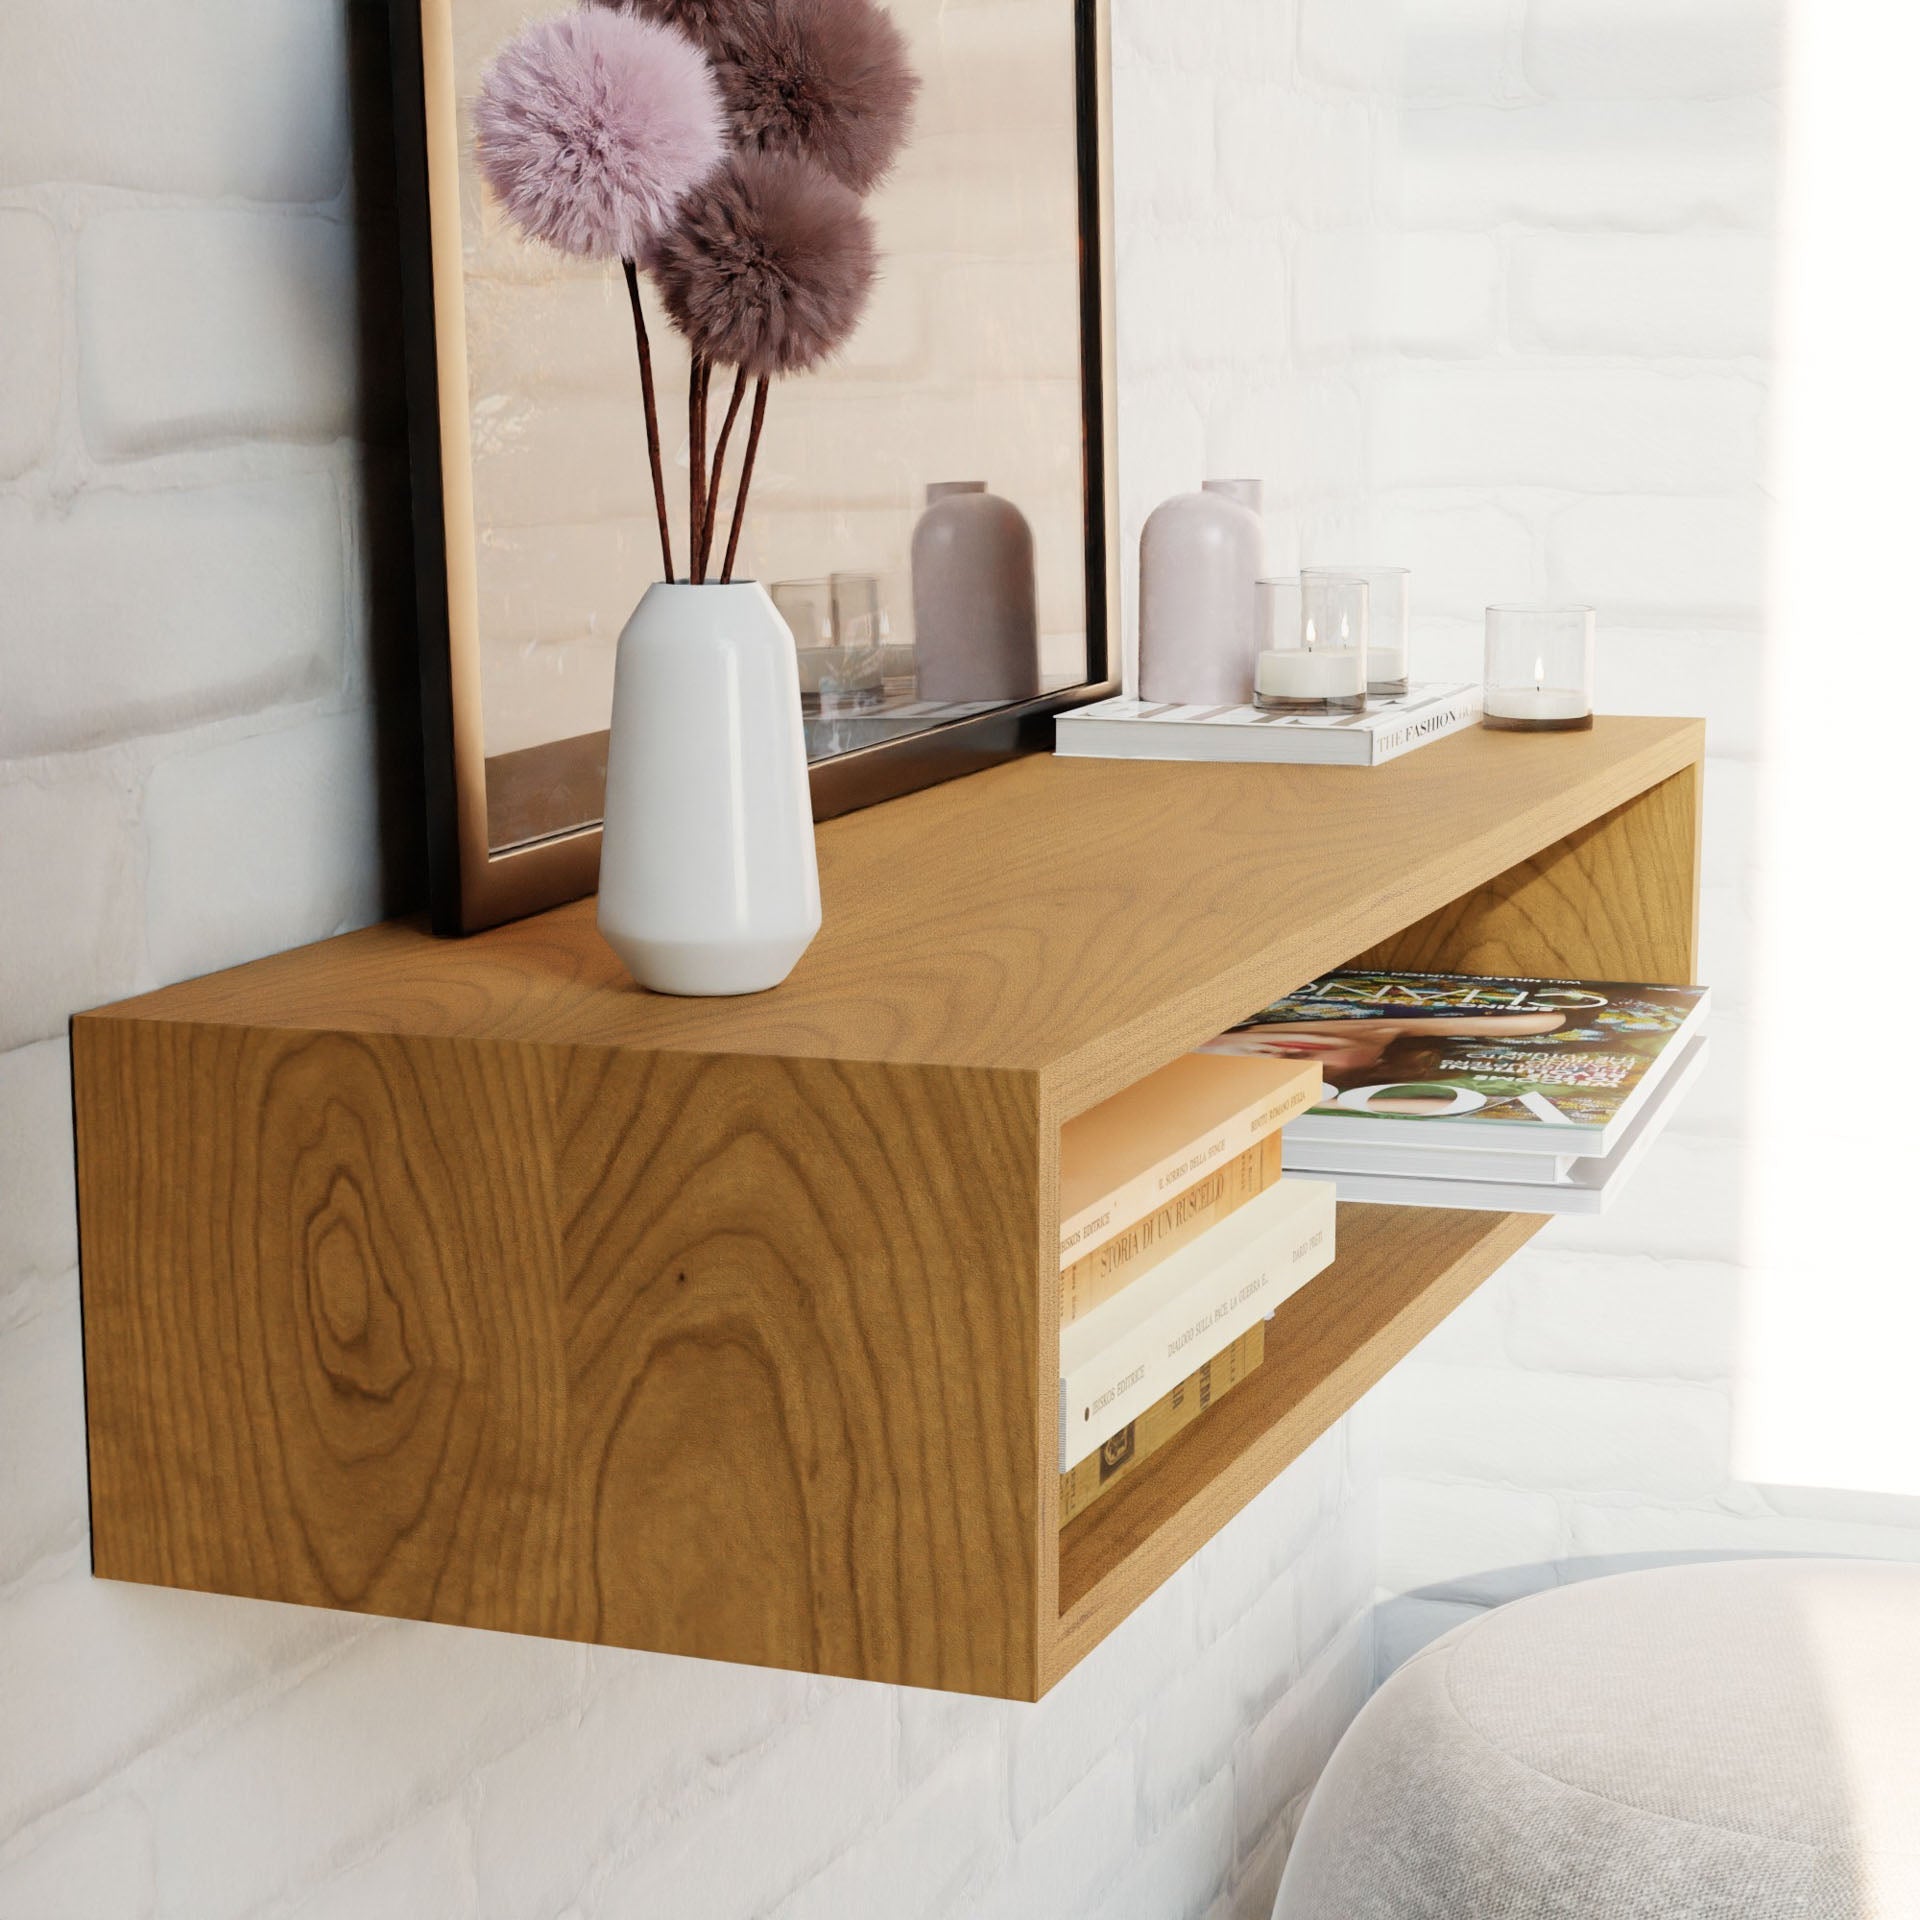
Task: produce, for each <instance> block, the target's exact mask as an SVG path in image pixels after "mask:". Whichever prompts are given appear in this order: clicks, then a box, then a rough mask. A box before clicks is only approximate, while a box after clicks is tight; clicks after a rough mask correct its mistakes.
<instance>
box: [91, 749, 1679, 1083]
mask: <svg viewBox="0 0 1920 1920" xmlns="http://www.w3.org/2000/svg"><path fill="white" fill-rule="evenodd" d="M1701 738H1702V729H1701V725H1700V723H1699V722H1698V721H1695V720H1642V719H1611V720H1601V721H1598V722H1597V723H1596V724H1595V726H1594V728H1593V730H1592V732H1590V733H1577V734H1495V733H1488V732H1486V731H1485V730H1483V729H1473V730H1470V731H1468V732H1465V733H1459V734H1455V735H1453V736H1452V737H1451V738H1449V739H1446V740H1441V741H1438V742H1436V743H1435V744H1434V745H1432V746H1430V747H1425V748H1422V749H1421V750H1420V751H1419V752H1418V753H1411V754H1408V755H1406V756H1405V757H1404V758H1403V759H1400V760H1396V761H1394V762H1392V763H1391V764H1390V765H1388V766H1385V767H1379V768H1346V767H1240V766H1187V765H1170V764H1164V763H1154V762H1147V761H1126V762H1121V761H1099V760H1060V759H1055V758H1053V757H1052V756H1050V755H1035V756H1032V757H1030V758H1028V759H1025V760H1021V761H1017V762H1015V763H1014V764H1012V765H1010V766H1005V767H997V768H994V769H992V770H990V771H988V772H986V773H981V774H977V775H975V776H973V777H972V778H971V779H967V780H958V781H954V782H952V783H950V784H949V785H947V786H944V787H936V788H933V789H930V790H929V791H927V792H924V793H918V794H911V795H908V796H907V797H906V798H904V799H901V800H896V801H892V802H890V803H889V804H888V805H886V806H884V807H876V808H871V809H869V810H867V811H866V812H863V813H857V814H852V815H849V816H847V817H846V818H844V819H840V820H832V821H828V822H827V823H825V824H824V825H823V826H822V827H821V828H820V830H819V848H820V870H821V875H820V878H821V893H822V899H823V902H824V920H823V924H822V928H821V932H820V937H819V938H818V939H817V940H816V941H815V942H814V944H813V946H812V947H811V949H809V951H808V952H807V954H806V955H805V956H804V957H803V958H802V959H801V961H800V964H799V966H798V967H797V968H795V970H794V973H793V975H792V977H791V978H790V979H789V980H788V981H787V982H786V983H785V984H784V985H783V986H780V987H778V988H776V989H775V990H774V991H773V992H771V993H764V994H755V995H752V996H750V997H748V998H744V999H736V1000H705V1001H702V1000H678V999H673V998H671V997H668V996H665V995H659V994H649V993H644V992H642V991H641V990H640V989H639V988H637V987H635V986H633V985H632V983H631V982H630V981H627V980H626V978H625V976H624V975H623V974H622V973H621V971H620V968H619V965H618V963H617V962H616V961H615V959H614V957H613V955H612V953H611V951H610V950H609V949H608V948H607V946H606V945H605V943H604V942H603V941H602V940H601V939H600V938H599V935H598V934H597V933H596V932H595V930H594V926H593V911H594V903H593V902H592V901H591V900H586V901H580V902H577V903H575V904H574V905H572V906H568V907H561V908H557V909H555V910H554V911H553V912H550V913H544V914H540V915H538V916H537V917H535V918H534V919H531V920H523V921H518V922H516V923H514V924H513V925H510V926H505V927H497V928H494V929H492V930H490V931H488V932H486V933H483V934H476V935H474V936H473V937H471V938H469V939H466V940H458V941H439V940H435V939H434V938H433V936H432V935H430V934H428V933H427V932H426V931H425V930H424V928H423V927H421V926H418V925H411V924H405V923H390V924H388V925H386V926H381V927H371V928H368V929H367V930H366V931H364V932H361V933H354V934H347V935H344V936H342V937H341V938H339V939H336V940H330V941H326V942H323V943H322V944H321V945H319V946H316V947H308V948H303V949H301V950H299V951H297V952H294V953H290V954H283V955H279V956H277V957H276V958H274V959H271V960H264V961H259V962H256V963H254V964H253V965H251V966H248V967H245V968H241V969H237V970H236V971H234V972H231V973H226V974H213V975H210V976H208V977H207V978H206V979H204V980H199V981H193V982H189V983H187V984H185V985H182V986H177V987H168V988H165V989H163V990H162V991H161V992H159V993H157V994H153V995H149V996H146V997H144V998H143V999H141V1000H138V1001H133V1002H130V1003H128V1005H127V1008H126V1010H127V1011H128V1012H140V1013H145V1014H147V1015H149V1016H150V1017H153V1018H160V1019H192V1020H210V1021H219V1022H228V1021H238V1022H242V1023H245V1024H248V1025H265V1026H278V1025H290V1026H299V1027H338V1028H342V1029H345V1030H349V1031H354V1032H369V1031H380V1032H397V1033H415V1034H421V1035H438V1036H442V1037H446V1038H464V1039H487V1040H507V1039H523V1040H539V1041H550V1042H554V1043H558V1044H568V1045H587V1044H590V1045H597V1046H616V1047H633V1048H639V1049H649V1050H652V1049H673V1050H678V1051H689V1052H700V1053H751V1054H772V1055H783V1056H793V1057H806V1058H830V1059H862V1060H891V1061H897V1062H900V1063H902V1064H911V1065H916V1066H918V1065H927V1064H939V1065H948V1066H974V1067H990V1068H1007V1069H1014V1070H1018V1071H1025V1072H1038V1073H1040V1074H1042V1075H1043V1076H1044V1077H1045V1078H1046V1080H1047V1082H1048V1084H1049V1086H1050V1087H1051V1088H1053V1089H1054V1090H1055V1091H1056V1092H1058V1093H1059V1094H1060V1096H1061V1098H1062V1099H1063V1100H1064V1101H1065V1102H1066V1111H1068V1112H1073V1111H1077V1110H1078V1109H1079V1108H1081V1107H1083V1106H1087V1105H1090V1104H1091V1103H1092V1102H1093V1101H1094V1100H1096V1099H1101V1098H1104V1097H1105V1096H1106V1095H1107V1094H1108V1093H1110V1092H1112V1091H1114V1089H1115V1088H1116V1087H1117V1086H1120V1085H1124V1084H1125V1083H1126V1081H1127V1080H1128V1079H1130V1078H1133V1077H1136V1076H1137V1074H1138V1073H1140V1072H1144V1071H1146V1070H1147V1068H1148V1067H1151V1066H1157V1065H1162V1064H1164V1063H1165V1062H1166V1061H1168V1060H1170V1059H1172V1058H1173V1057H1174V1056H1175V1055H1176V1054H1178V1053H1181V1052H1184V1051H1185V1050H1186V1049H1187V1048H1188V1047H1190V1046H1193V1045H1194V1044H1196V1043H1197V1042H1198V1041H1200V1040H1202V1039H1205V1038H1206V1037H1207V1036H1208V1035H1209V1034H1212V1033H1217V1032H1218V1031H1219V1030H1220V1029H1221V1028H1222V1027H1224V1026H1227V1025H1230V1024H1231V1023H1232V1022H1233V1021H1234V1020H1237V1019H1239V1018H1240V1017H1241V1016H1243V1015H1244V1014H1246V1013H1248V1012H1250V1011H1251V1010H1252V1009H1253V1008H1254V1007H1256V1006H1258V1005H1260V1004H1261V1003H1262V1002H1263V1001H1264V1000H1266V999H1269V998H1271V997H1273V995H1274V994H1276V993H1279V992H1284V991H1285V990H1286V989H1287V988H1289V987H1291V986H1295V985H1298V984H1299V983H1300V982H1301V981H1303V980H1307V979H1311V978H1312V977H1313V975H1314V974H1316V973H1318V972H1321V971H1323V970H1324V969H1325V968H1328V967H1333V966H1338V965H1340V964H1341V963H1342V962H1343V961H1345V960H1347V959H1349V958H1351V957H1352V956H1353V955H1354V954H1356V953H1359V952H1360V951H1361V950H1362V949H1364V948H1367V947H1370V946H1372V945H1373V944H1375V943H1376V942H1378V941H1381V940H1384V939H1386V938H1387V937H1388V936H1390V935H1392V934H1394V933H1397V932H1399V931H1400V930H1401V929H1402V928H1404V927H1407V926H1409V925H1411V924H1412V923H1413V922H1415V921H1418V920H1420V919H1422V918H1423V917H1424V916H1426V915H1428V914H1430V913H1433V912H1435V911H1436V910H1438V909H1440V908H1442V907H1444V906H1445V905H1446V904H1447V903H1448V902H1449V901H1452V900H1455V899H1458V898H1459V897H1460V896H1461V895H1462V894H1466V893H1470V892H1472V891H1473V890H1474V889H1476V888H1479V887H1483V886H1485V885H1486V884H1487V883H1488V882H1489V881H1491V880H1492V879H1494V877H1495V876H1496V875H1499V874H1502V873H1504V872H1506V871H1507V870H1508V869H1509V868H1511V867H1513V866H1514V865H1515V864H1516V863H1517V862H1520V861H1524V860H1526V859H1527V858H1529V857H1530V856H1532V855H1534V854H1536V853H1537V852H1538V851H1539V850H1540V849H1541V848H1543V847H1546V846H1549V845H1551V844H1552V843H1554V842H1555V841H1557V840H1560V839H1562V838H1564V837H1565V836H1566V835H1567V834H1569V833H1572V832H1574V831H1576V830H1577V829H1578V828H1581V827H1583V826H1585V825H1586V824H1587V823H1588V822H1589V821H1591V820H1594V819H1596V818H1598V817H1599V816H1600V815H1602V814H1605V813H1608V812H1610V811H1612V810H1613V809H1614V808H1616V807H1618V806H1620V805H1622V804H1623V803H1624V802H1626V801H1627V800H1629V799H1631V798H1632V797H1633V796H1634V795H1636V794H1639V793H1641V792H1643V791H1645V790H1646V789H1647V788H1648V787H1651V786H1654V785H1656V784H1658V783H1659V782H1660V781H1662V780H1664V779H1666V778H1667V777H1669V776H1670V775H1672V774H1674V773H1677V772H1679V771H1680V770H1681V769H1682V768H1684V767H1686V766H1688V765H1690V764H1691V763H1692V762H1693V761H1694V760H1696V759H1697V758H1698V757H1699V754H1700V751H1701ZM1143 1059H1144V1061H1145V1064H1144V1065H1139V1064H1136V1063H1138V1062H1141V1061H1142V1060H1143Z"/></svg>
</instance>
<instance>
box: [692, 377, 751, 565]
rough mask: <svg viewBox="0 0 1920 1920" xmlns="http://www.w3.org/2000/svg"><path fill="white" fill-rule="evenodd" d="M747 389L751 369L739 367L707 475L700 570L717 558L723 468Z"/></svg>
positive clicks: (701, 530)
mask: <svg viewBox="0 0 1920 1920" xmlns="http://www.w3.org/2000/svg"><path fill="white" fill-rule="evenodd" d="M746 390H747V370H746V368H745V367H738V368H736V369H735V370H734V375H733V397H732V398H731V399H730V400H729V401H728V402H727V412H726V417H725V419H723V420H722V421H721V422H720V437H719V439H718V440H716V441H715V442H714V443H713V469H712V471H711V472H710V473H709V474H708V475H707V517H706V521H705V524H704V525H703V526H702V527H701V529H700V571H701V573H702V574H703V575H704V574H705V573H706V570H707V566H708V564H709V562H711V560H712V559H713V531H714V527H713V523H714V521H715V520H716V519H717V518H718V517H719V507H720V469H721V467H722V466H723V465H724V464H725V461H726V457H727V441H728V439H729V437H730V436H731V435H732V433H733V423H734V421H735V420H736V419H737V418H738V417H739V413H740V401H741V397H742V395H744V394H745V392H746Z"/></svg>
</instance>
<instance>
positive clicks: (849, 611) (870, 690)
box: [820, 573, 888, 713]
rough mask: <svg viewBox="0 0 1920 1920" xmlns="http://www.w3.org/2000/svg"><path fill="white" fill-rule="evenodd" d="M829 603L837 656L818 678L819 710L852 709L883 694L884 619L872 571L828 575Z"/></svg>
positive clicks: (880, 698)
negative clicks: (830, 604)
mask: <svg viewBox="0 0 1920 1920" xmlns="http://www.w3.org/2000/svg"><path fill="white" fill-rule="evenodd" d="M827 590H828V593H829V595H830V596H831V598H832V601H833V643H834V648H835V650H836V654H837V658H836V659H835V661H834V663H833V666H832V668H831V670H830V671H829V672H828V673H827V674H826V676H825V677H823V678H822V680H821V682H820V711H821V712H822V713H849V712H857V711H859V710H861V709H862V708H866V707H877V706H879V705H880V703H881V702H882V701H883V700H884V699H885V698H886V661H885V657H884V655H883V653H882V651H881V649H882V648H883V646H884V645H885V643H886V638H887V628H888V622H887V617H886V615H885V613H883V612H882V611H881V607H880V581H879V579H878V577H877V576H876V575H874V574H871V573H835V574H829V575H828V576H827Z"/></svg>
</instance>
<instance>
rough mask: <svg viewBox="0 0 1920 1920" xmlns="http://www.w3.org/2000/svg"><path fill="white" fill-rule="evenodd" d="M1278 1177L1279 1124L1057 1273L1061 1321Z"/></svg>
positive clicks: (1084, 1310)
mask: <svg viewBox="0 0 1920 1920" xmlns="http://www.w3.org/2000/svg"><path fill="white" fill-rule="evenodd" d="M1279 1178H1280V1129H1279V1128H1277V1127H1276V1128H1275V1129H1274V1130H1273V1132H1271V1133H1269V1134H1268V1135H1267V1136H1266V1137H1265V1138H1264V1139H1262V1140H1258V1141H1256V1142H1255V1143H1254V1144H1253V1145H1252V1146H1250V1147H1248V1148H1247V1149H1246V1151H1245V1152H1244V1153H1241V1154H1238V1155H1236V1156H1235V1157H1234V1159H1233V1160H1231V1161H1230V1162H1228V1164H1227V1165H1226V1166H1224V1167H1217V1168H1216V1169H1215V1170H1214V1171H1213V1172H1212V1173H1209V1174H1205V1175H1203V1176H1202V1177H1201V1178H1200V1179H1199V1180H1196V1181H1195V1182H1194V1184H1193V1185H1192V1186H1190V1187H1186V1188H1184V1189H1182V1190H1181V1191H1180V1192H1179V1193H1176V1194H1175V1195H1174V1196H1173V1198H1172V1199H1170V1200H1165V1201H1163V1202H1162V1203H1161V1204H1160V1205H1159V1206H1157V1207H1155V1208H1154V1210H1153V1211H1152V1212H1151V1213H1149V1214H1147V1215H1145V1216H1144V1217H1143V1218H1141V1219H1139V1220H1135V1221H1134V1222H1132V1224H1131V1225H1129V1226H1126V1227H1123V1228H1121V1230H1120V1231H1119V1232H1118V1233H1117V1234H1115V1235H1114V1236H1113V1238H1112V1239H1110V1240H1103V1241H1102V1242H1101V1243H1100V1245H1099V1246H1097V1247H1095V1248H1094V1249H1093V1250H1092V1251H1091V1252H1090V1253H1084V1254H1082V1255H1081V1256H1080V1258H1079V1259H1078V1260H1076V1261H1075V1262H1074V1263H1073V1264H1072V1266H1070V1267H1067V1268H1064V1269H1063V1270H1062V1272H1061V1275H1060V1324H1061V1325H1062V1326H1063V1327H1065V1326H1070V1325H1072V1323H1073V1322H1074V1321H1076V1320H1078V1319H1079V1318H1080V1317H1081V1316H1082V1315H1083V1314H1088V1313H1091V1312H1092V1311H1093V1310H1094V1308H1095V1307H1097V1306H1099V1305H1100V1303H1101V1302H1102V1301H1103V1300H1111V1299H1112V1298H1113V1296H1114V1295H1115V1294H1116V1293H1118V1292H1119V1291H1120V1289H1121V1288H1122V1287H1124V1286H1126V1285H1127V1284H1128V1283H1129V1282H1130V1281H1133V1280H1137V1279H1138V1278H1139V1277H1140V1276H1141V1275H1142V1274H1143V1273H1147V1272H1149V1271H1151V1270H1152V1269H1153V1268H1154V1267H1156V1266H1158V1265H1159V1264H1160V1262H1161V1261H1162V1260H1164V1259H1166V1257H1167V1256H1168V1255H1169V1254H1171V1253H1177V1252H1178V1251H1179V1250H1180V1249H1181V1248H1182V1247H1184V1246H1188V1245H1191V1243H1192V1242H1194V1241H1195V1240H1197V1239H1199V1237H1200V1236H1201V1235H1202V1234H1203V1233H1205V1232H1206V1230H1207V1229H1208V1228H1209V1227H1212V1226H1216V1225H1218V1224H1219V1222H1220V1221H1222V1220H1224V1219H1226V1217H1227V1216H1228V1215H1229V1214H1230V1213H1234V1212H1236V1211H1237V1210H1238V1209H1239V1208H1241V1207H1244V1206H1245V1205H1246V1204H1247V1202H1248V1201H1249V1200H1254V1199H1258V1198H1259V1196H1260V1195H1261V1194H1263V1193H1265V1192H1266V1190H1267V1189H1268V1188H1269V1187H1270V1186H1272V1185H1273V1183H1274V1182H1275V1181H1276V1180H1278V1179H1279Z"/></svg>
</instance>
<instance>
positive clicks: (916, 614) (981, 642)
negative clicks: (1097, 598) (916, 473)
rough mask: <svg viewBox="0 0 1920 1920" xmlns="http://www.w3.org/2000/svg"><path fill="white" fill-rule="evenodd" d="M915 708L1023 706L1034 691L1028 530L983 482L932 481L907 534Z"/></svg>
mask: <svg viewBox="0 0 1920 1920" xmlns="http://www.w3.org/2000/svg"><path fill="white" fill-rule="evenodd" d="M913 649H914V661H915V665H916V669H917V671H918V674H919V689H920V698H921V699H922V700H944V701H951V702H955V703H961V702H969V701H1007V700H1031V699H1033V698H1034V696H1035V695H1036V694H1038V693H1039V691H1040V623H1039V620H1038V618H1037V617H1036V615H1035V612H1034V585H1033V530H1032V529H1031V528H1030V527H1029V526H1028V525H1027V521H1026V516H1025V515H1024V514H1023V513H1022V512H1021V511H1020V509H1019V508H1018V507H1016V506H1015V505H1014V504H1013V502H1012V501H1011V500H1002V499H1001V498H1000V497H999V496H998V495H997V494H992V493H989V492H988V491H987V484H986V482H985V481H984V480H937V481H935V482H934V483H933V484H932V485H931V486H930V487H928V488H927V507H926V511H925V512H924V513H923V514H921V516H920V519H919V521H918V523H917V524H916V525H915V527H914V529H913Z"/></svg>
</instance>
